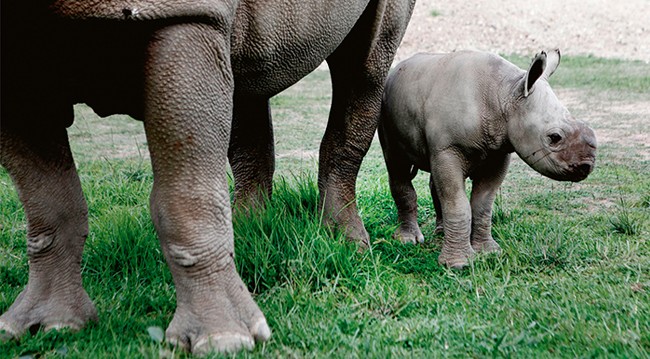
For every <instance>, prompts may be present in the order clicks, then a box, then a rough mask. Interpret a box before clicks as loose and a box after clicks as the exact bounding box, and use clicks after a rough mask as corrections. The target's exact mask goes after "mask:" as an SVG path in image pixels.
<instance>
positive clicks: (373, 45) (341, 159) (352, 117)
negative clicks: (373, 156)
mask: <svg viewBox="0 0 650 359" xmlns="http://www.w3.org/2000/svg"><path fill="white" fill-rule="evenodd" d="M413 4H414V2H413V1H409V2H404V1H379V2H372V3H371V4H370V5H368V6H369V8H367V9H366V11H365V12H364V13H363V15H362V16H361V18H360V19H359V21H358V22H357V24H356V25H355V27H354V28H353V29H352V32H351V33H350V34H349V35H348V36H347V37H346V39H345V40H344V42H343V43H342V44H341V45H340V46H339V47H338V48H337V50H336V51H335V52H334V53H333V54H332V55H330V57H328V58H327V63H328V65H329V68H330V73H331V78H332V106H331V109H330V115H329V120H328V123H327V130H326V131H325V136H324V137H323V141H322V143H321V146H320V154H319V170H318V188H319V191H320V202H321V206H322V209H323V213H324V217H323V220H324V221H325V223H327V224H329V225H331V226H333V227H338V228H339V229H340V230H341V231H342V232H343V233H345V235H346V236H347V237H348V238H349V239H351V240H353V241H355V242H357V243H359V244H360V245H361V246H363V247H367V246H368V245H369V236H368V232H367V231H366V229H365V228H364V226H363V221H362V220H361V217H359V213H358V211H357V203H356V191H355V186H356V179H357V175H358V174H359V168H360V167H361V162H362V160H363V157H364V156H365V155H366V153H367V152H368V149H369V148H370V143H371V142H372V138H373V136H374V133H375V130H376V129H377V124H378V121H379V113H380V110H381V96H382V93H383V90H384V82H385V80H386V75H387V74H388V70H389V69H390V66H391V64H392V61H393V58H394V56H395V51H397V47H398V46H399V43H400V41H401V40H402V36H403V35H404V31H405V30H406V25H407V24H408V21H409V18H410V16H411V11H412V9H413Z"/></svg>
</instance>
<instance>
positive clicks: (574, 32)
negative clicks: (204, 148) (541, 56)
mask: <svg viewBox="0 0 650 359" xmlns="http://www.w3.org/2000/svg"><path fill="white" fill-rule="evenodd" d="M552 48H560V49H561V51H562V53H563V54H566V55H587V54H591V55H594V56H597V57H606V58H620V59H630V60H641V61H645V62H647V63H650V1H648V0H544V1H536V2H534V1H518V0H487V1H481V0H469V1H460V0H455V1H434V0H416V4H415V10H414V12H413V17H412V19H411V22H410V25H409V28H408V30H407V33H406V36H405V37H404V40H403V42H402V45H401V47H400V49H399V52H398V55H397V59H398V60H401V59H404V58H406V57H409V56H411V55H412V54H414V53H416V52H420V51H426V52H449V51H453V50H460V49H478V50H484V51H492V52H497V53H504V54H513V53H514V54H519V55H524V56H532V55H534V54H535V53H537V52H539V51H540V50H545V49H552Z"/></svg>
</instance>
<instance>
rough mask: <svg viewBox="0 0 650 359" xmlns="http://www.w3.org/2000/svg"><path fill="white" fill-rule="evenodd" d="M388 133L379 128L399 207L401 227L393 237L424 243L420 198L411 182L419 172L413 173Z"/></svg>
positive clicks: (389, 178) (391, 187)
mask: <svg viewBox="0 0 650 359" xmlns="http://www.w3.org/2000/svg"><path fill="white" fill-rule="evenodd" d="M386 131H387V130H385V129H384V128H383V126H382V125H380V126H379V139H380V141H381V144H382V146H381V147H382V149H383V153H384V159H385V160H386V169H387V170H388V182H389V185H390V193H391V195H392V196H393V200H395V205H396V206H397V219H398V222H399V227H398V228H397V230H396V231H395V234H394V235H393V237H395V239H398V240H400V241H401V242H402V243H413V244H416V243H423V242H424V235H423V234H422V231H421V230H420V226H419V225H418V198H417V193H416V192H415V188H413V183H412V182H411V181H412V180H413V177H415V174H416V173H417V172H416V171H412V169H411V167H412V166H411V164H410V163H409V161H408V159H406V158H404V156H401V154H403V153H400V151H399V150H397V147H396V146H394V145H392V144H391V143H390V136H387V133H386Z"/></svg>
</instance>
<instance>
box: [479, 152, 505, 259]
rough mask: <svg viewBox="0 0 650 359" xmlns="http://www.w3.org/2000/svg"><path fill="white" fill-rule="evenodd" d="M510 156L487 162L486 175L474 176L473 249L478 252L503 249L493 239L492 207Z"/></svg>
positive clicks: (498, 157)
mask: <svg viewBox="0 0 650 359" xmlns="http://www.w3.org/2000/svg"><path fill="white" fill-rule="evenodd" d="M509 163H510V154H507V155H505V156H497V157H495V158H492V159H490V160H489V161H486V163H485V164H484V166H485V167H486V168H487V170H486V171H485V173H478V174H475V175H474V176H472V198H471V201H470V205H471V207H472V239H471V242H472V248H474V250H475V251H477V252H499V251H500V250H501V247H499V244H498V243H497V242H495V241H494V239H493V238H492V205H493V204H494V198H495V197H496V195H497V191H498V190H499V187H500V186H501V183H503V180H504V178H505V177H506V173H507V172H508V164H509Z"/></svg>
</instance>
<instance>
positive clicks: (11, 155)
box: [0, 126, 97, 337]
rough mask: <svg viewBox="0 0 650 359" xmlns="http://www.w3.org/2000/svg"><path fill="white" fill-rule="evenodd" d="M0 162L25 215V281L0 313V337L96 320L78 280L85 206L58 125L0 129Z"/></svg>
mask: <svg viewBox="0 0 650 359" xmlns="http://www.w3.org/2000/svg"><path fill="white" fill-rule="evenodd" d="M0 143H1V145H0V161H1V162H2V165H3V166H4V167H5V168H7V170H8V171H9V174H10V175H11V178H12V180H13V182H14V184H15V185H16V188H17V190H18V195H19V197H20V200H21V202H22V204H23V206H24V208H25V215H26V218H27V255H28V258H29V279H28V282H27V286H26V287H25V289H24V290H23V291H22V293H20V295H19V296H18V298H16V300H15V302H14V303H13V305H11V307H10V308H9V309H8V310H7V311H6V312H5V313H4V314H3V315H2V316H0V331H4V332H5V334H4V335H3V336H6V337H18V336H20V335H21V334H23V333H24V332H25V331H27V330H31V329H33V328H38V327H39V326H42V327H44V328H45V329H46V330H48V329H56V328H63V327H66V328H71V329H80V328H82V327H83V326H84V325H85V324H86V323H87V322H88V321H95V320H97V311H96V309H95V306H94V305H93V303H92V302H91V300H90V298H89V297H88V294H87V293H86V291H85V290H84V288H83V287H82V283H81V255H82V251H83V247H84V243H85V240H86V236H87V235H88V209H87V206H86V202H85V200H84V198H83V194H82V192H81V185H80V183H79V177H78V175H77V171H76V169H75V165H74V162H73V160H72V154H71V153H70V146H69V144H68V137H67V133H66V131H65V129H64V128H56V129H49V130H47V131H42V132H39V131H35V130H33V129H30V130H18V129H12V128H10V127H9V126H3V128H2V131H0Z"/></svg>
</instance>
